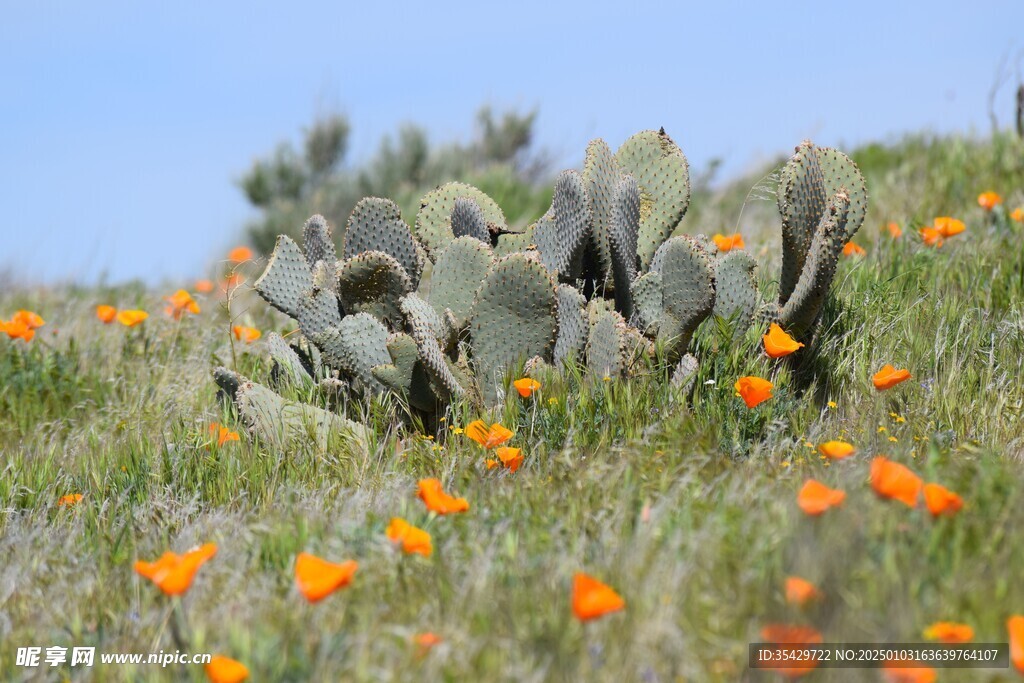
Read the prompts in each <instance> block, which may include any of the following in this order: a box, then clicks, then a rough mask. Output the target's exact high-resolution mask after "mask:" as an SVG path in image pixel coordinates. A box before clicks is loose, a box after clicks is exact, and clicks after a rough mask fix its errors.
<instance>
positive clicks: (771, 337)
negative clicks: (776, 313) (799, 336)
mask: <svg viewBox="0 0 1024 683" xmlns="http://www.w3.org/2000/svg"><path fill="white" fill-rule="evenodd" d="M761 340H762V341H763V342H764V352H765V353H767V354H768V357H769V358H782V357H783V356H788V355H789V354H791V353H793V352H794V351H797V350H799V349H802V348H803V346H804V345H803V344H802V343H801V342H798V341H797V340H795V339H793V338H792V337H790V336H789V335H788V334H786V331H785V330H783V329H782V328H781V327H779V324H778V323H772V324H771V325H769V327H768V334H766V335H764V336H762V337H761Z"/></svg>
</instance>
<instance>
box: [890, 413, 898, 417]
mask: <svg viewBox="0 0 1024 683" xmlns="http://www.w3.org/2000/svg"><path fill="white" fill-rule="evenodd" d="M889 417H898V415H897V414H896V413H889Z"/></svg>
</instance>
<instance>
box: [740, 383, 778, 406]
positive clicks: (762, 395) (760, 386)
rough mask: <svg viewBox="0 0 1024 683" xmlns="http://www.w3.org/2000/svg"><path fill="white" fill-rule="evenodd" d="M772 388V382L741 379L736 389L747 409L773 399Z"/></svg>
mask: <svg viewBox="0 0 1024 683" xmlns="http://www.w3.org/2000/svg"><path fill="white" fill-rule="evenodd" d="M772 386H773V385H772V383H771V382H769V381H768V380H766V379H761V378H760V377H740V378H739V379H738V380H736V384H735V385H734V388H735V389H736V393H737V395H739V396H740V398H742V399H743V402H744V403H746V404H747V408H753V407H755V406H757V405H759V404H761V403H763V402H765V401H767V400H768V399H770V398H771V397H772Z"/></svg>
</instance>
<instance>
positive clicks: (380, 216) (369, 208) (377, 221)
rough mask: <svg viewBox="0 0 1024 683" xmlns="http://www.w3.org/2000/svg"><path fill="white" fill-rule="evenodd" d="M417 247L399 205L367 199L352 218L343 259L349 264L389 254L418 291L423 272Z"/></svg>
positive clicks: (361, 202) (346, 231)
mask: <svg viewBox="0 0 1024 683" xmlns="http://www.w3.org/2000/svg"><path fill="white" fill-rule="evenodd" d="M417 247H418V245H417V244H416V240H414V239H413V236H412V233H411V232H410V231H409V226H408V225H406V224H405V221H403V220H402V212H401V211H400V210H399V209H398V205H397V204H395V203H394V202H393V201H391V200H390V199H380V198H378V197H367V198H366V199H362V200H360V202H359V203H358V204H356V206H355V208H354V209H352V214H351V215H350V216H349V219H348V228H347V229H346V230H345V249H344V250H343V251H342V256H343V257H344V259H345V260H346V261H349V260H351V259H352V258H354V257H356V256H358V255H360V254H363V253H366V252H380V253H384V254H387V255H388V256H390V257H391V258H393V259H394V260H395V261H397V262H398V264H399V265H400V266H402V269H403V270H404V271H405V274H406V276H407V277H408V279H409V281H410V282H411V284H412V287H411V288H412V289H415V288H416V285H417V284H418V283H419V281H420V268H421V264H420V257H419V253H418V249H417Z"/></svg>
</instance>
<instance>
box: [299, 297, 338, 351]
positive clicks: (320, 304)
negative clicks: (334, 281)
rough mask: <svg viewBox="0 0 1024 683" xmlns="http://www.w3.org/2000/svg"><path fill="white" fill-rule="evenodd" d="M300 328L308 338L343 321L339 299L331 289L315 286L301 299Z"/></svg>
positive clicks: (314, 337)
mask: <svg viewBox="0 0 1024 683" xmlns="http://www.w3.org/2000/svg"><path fill="white" fill-rule="evenodd" d="M298 319H299V329H301V330H302V334H304V335H306V338H308V339H316V337H317V335H318V334H320V333H321V332H323V331H324V330H326V329H327V328H328V327H332V326H334V325H337V324H338V323H340V322H341V313H340V312H339V310H338V299H337V297H335V296H334V294H333V293H332V292H331V291H330V290H329V289H321V288H319V287H313V289H311V290H310V291H308V292H306V294H305V296H303V297H302V299H301V300H300V301H299V314H298Z"/></svg>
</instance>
